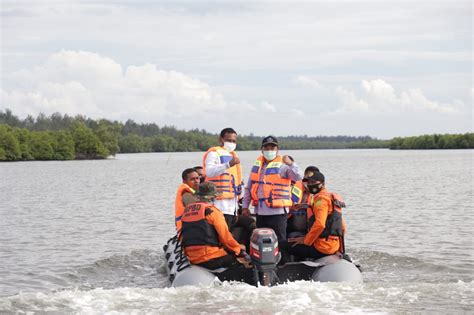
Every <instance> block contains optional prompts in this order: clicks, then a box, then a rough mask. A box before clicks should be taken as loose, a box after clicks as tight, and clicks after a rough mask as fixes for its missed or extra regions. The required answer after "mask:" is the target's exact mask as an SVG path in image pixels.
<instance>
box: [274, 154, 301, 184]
mask: <svg viewBox="0 0 474 315" xmlns="http://www.w3.org/2000/svg"><path fill="white" fill-rule="evenodd" d="M283 163H284V164H283V165H282V167H281V168H280V176H281V178H288V179H291V180H292V181H295V182H297V181H299V180H302V179H303V172H301V170H300V168H299V167H298V165H296V163H295V162H294V161H293V158H292V157H290V156H289V155H284V156H283Z"/></svg>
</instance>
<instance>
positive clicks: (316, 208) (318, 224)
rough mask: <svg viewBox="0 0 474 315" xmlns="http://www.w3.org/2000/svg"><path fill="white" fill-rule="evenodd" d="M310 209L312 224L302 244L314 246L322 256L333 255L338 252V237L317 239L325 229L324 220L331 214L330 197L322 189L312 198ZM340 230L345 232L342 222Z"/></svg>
mask: <svg viewBox="0 0 474 315" xmlns="http://www.w3.org/2000/svg"><path fill="white" fill-rule="evenodd" d="M312 209H313V213H314V218H315V220H314V224H313V226H312V227H311V230H310V231H309V232H308V234H306V236H305V238H304V244H305V245H307V246H314V247H315V248H316V249H317V250H318V251H319V252H321V253H324V254H334V253H336V252H337V251H338V250H339V247H340V245H341V244H340V242H339V237H337V236H329V238H328V239H327V240H326V238H319V235H321V233H322V232H323V231H324V228H325V227H326V219H327V217H328V215H329V214H330V213H331V212H332V200H331V195H330V194H329V192H328V191H327V190H326V188H323V189H322V190H321V191H320V192H319V193H318V194H317V195H315V196H314V199H313V204H312ZM342 230H343V231H344V233H345V231H346V223H345V222H344V219H343V220H342Z"/></svg>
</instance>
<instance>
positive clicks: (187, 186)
mask: <svg viewBox="0 0 474 315" xmlns="http://www.w3.org/2000/svg"><path fill="white" fill-rule="evenodd" d="M181 177H182V179H183V183H182V184H181V185H180V186H179V187H178V190H177V192H176V200H175V202H174V209H175V225H176V230H177V231H179V230H181V217H182V215H183V211H184V208H185V207H186V206H187V205H189V204H191V203H193V202H195V201H197V198H196V197H195V196H194V193H195V192H196V189H198V187H199V174H198V173H197V172H196V170H195V169H194V168H187V169H185V170H184V171H183V173H182V174H181Z"/></svg>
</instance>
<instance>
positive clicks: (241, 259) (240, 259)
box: [235, 249, 252, 268]
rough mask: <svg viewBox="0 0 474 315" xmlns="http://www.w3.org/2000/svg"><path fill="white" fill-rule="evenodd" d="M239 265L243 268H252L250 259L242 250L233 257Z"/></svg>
mask: <svg viewBox="0 0 474 315" xmlns="http://www.w3.org/2000/svg"><path fill="white" fill-rule="evenodd" d="M235 258H236V259H237V261H238V262H239V263H241V264H242V265H244V267H245V268H252V259H251V258H250V256H249V254H247V252H246V251H245V250H244V249H242V250H241V251H240V254H239V255H238V256H236V257H235Z"/></svg>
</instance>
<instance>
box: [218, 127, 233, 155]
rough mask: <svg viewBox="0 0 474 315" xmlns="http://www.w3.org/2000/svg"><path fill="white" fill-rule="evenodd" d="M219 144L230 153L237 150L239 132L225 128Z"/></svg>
mask: <svg viewBox="0 0 474 315" xmlns="http://www.w3.org/2000/svg"><path fill="white" fill-rule="evenodd" d="M219 144H220V146H221V147H223V148H224V149H226V150H227V151H229V152H232V151H234V150H235V147H236V146H237V132H235V130H234V129H232V128H224V129H222V131H221V134H220V136H219Z"/></svg>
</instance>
